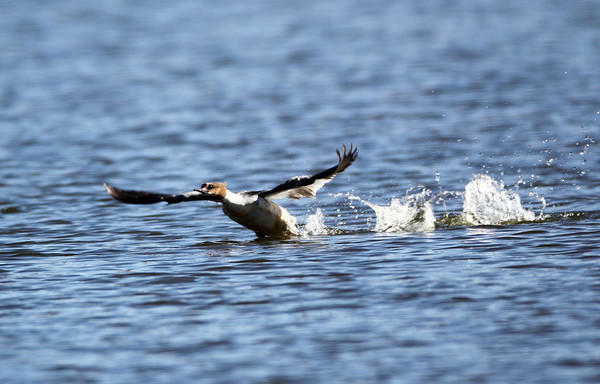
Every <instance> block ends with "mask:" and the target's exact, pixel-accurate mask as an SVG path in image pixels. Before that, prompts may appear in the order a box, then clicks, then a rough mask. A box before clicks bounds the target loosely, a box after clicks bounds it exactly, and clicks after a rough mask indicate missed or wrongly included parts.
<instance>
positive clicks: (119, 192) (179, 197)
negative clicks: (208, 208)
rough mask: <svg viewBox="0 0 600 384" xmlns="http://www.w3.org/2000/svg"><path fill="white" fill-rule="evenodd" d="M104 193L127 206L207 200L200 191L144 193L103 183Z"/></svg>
mask: <svg viewBox="0 0 600 384" xmlns="http://www.w3.org/2000/svg"><path fill="white" fill-rule="evenodd" d="M104 188H106V191H107V192H108V193H109V194H110V195H111V196H112V197H114V198H115V199H117V200H119V201H122V202H123V203H128V204H154V203H160V202H161V201H165V202H167V203H169V204H176V203H181V202H182V201H193V200H209V198H207V195H206V194H204V193H202V192H201V191H190V192H184V193H176V194H173V195H171V194H168V193H156V192H146V191H134V190H128V189H120V188H117V187H113V186H111V185H108V184H106V183H104Z"/></svg>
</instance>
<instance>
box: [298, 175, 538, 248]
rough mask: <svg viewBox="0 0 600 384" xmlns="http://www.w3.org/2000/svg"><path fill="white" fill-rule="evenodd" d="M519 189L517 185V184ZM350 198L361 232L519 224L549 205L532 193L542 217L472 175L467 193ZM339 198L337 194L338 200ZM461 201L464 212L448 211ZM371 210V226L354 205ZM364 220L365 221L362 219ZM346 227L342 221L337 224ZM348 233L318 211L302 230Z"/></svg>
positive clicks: (513, 194) (487, 179) (419, 191)
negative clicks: (450, 203)
mask: <svg viewBox="0 0 600 384" xmlns="http://www.w3.org/2000/svg"><path fill="white" fill-rule="evenodd" d="M517 187H518V184H517ZM344 195H345V196H346V197H347V198H348V203H349V205H350V208H351V209H352V211H353V212H355V214H356V219H359V221H361V223H360V224H359V229H358V230H359V231H361V230H369V231H373V232H385V233H394V232H428V231H433V230H435V229H436V227H440V226H442V227H447V226H450V227H451V226H457V225H503V224H516V223H521V222H529V221H535V220H543V219H545V217H544V215H543V212H544V208H545V206H546V202H545V199H544V198H543V197H540V196H539V195H538V194H537V191H535V192H530V193H529V196H530V197H534V198H536V199H537V200H538V201H540V202H541V203H542V210H541V212H540V213H539V215H536V213H535V212H533V211H530V210H527V209H525V208H523V206H522V204H521V198H520V196H519V195H518V193H517V189H514V190H509V189H506V188H505V187H504V184H503V183H502V182H501V181H496V180H494V179H493V178H492V177H491V176H489V175H484V174H479V175H475V176H473V178H472V179H471V181H469V183H467V185H466V186H465V190H464V192H451V191H443V190H442V189H441V188H440V192H439V194H433V193H432V192H431V191H430V190H429V189H427V188H425V187H414V188H411V189H409V190H408V191H407V192H406V195H405V196H404V197H403V198H392V200H391V201H390V204H389V205H380V204H375V203H372V202H370V201H368V200H364V199H362V198H360V197H358V196H354V195H351V194H344ZM339 196H340V195H338V197H339ZM456 198H462V200H463V202H462V212H460V213H454V214H452V213H450V212H448V211H447V207H446V200H447V199H456ZM356 201H359V202H360V203H362V204H364V205H366V206H367V207H369V208H370V209H371V210H373V212H374V213H375V226H374V227H372V226H371V217H365V214H364V213H362V214H361V212H360V211H359V209H358V208H356V207H355V202H356ZM436 205H442V207H443V209H444V212H443V213H442V214H441V216H440V217H438V218H436V216H435V212H434V208H433V207H434V206H436ZM361 218H362V219H364V220H365V221H364V222H362V219H361ZM340 223H342V224H347V223H345V222H339V223H338V224H340ZM351 232H353V230H351V231H348V230H347V229H346V230H342V229H337V228H330V227H327V226H326V225H325V215H324V214H323V211H322V210H321V209H320V208H318V209H317V210H316V212H315V213H314V214H312V215H310V216H309V217H308V218H307V220H306V224H305V225H304V227H303V228H302V231H301V234H302V236H323V235H336V234H344V233H351Z"/></svg>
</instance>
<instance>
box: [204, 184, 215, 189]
mask: <svg viewBox="0 0 600 384" xmlns="http://www.w3.org/2000/svg"><path fill="white" fill-rule="evenodd" d="M214 187H215V186H214V185H212V184H208V185H207V186H206V189H213V188H214Z"/></svg>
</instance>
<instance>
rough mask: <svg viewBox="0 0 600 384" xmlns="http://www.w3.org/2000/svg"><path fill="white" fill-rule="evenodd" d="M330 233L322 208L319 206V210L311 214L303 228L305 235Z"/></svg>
mask: <svg viewBox="0 0 600 384" xmlns="http://www.w3.org/2000/svg"><path fill="white" fill-rule="evenodd" d="M328 233H329V230H328V228H327V227H326V226H325V217H324V216H323V211H321V208H317V211H316V212H315V213H314V214H312V215H310V216H309V217H308V219H306V224H305V225H304V228H303V230H302V235H304V236H320V235H327V234H328Z"/></svg>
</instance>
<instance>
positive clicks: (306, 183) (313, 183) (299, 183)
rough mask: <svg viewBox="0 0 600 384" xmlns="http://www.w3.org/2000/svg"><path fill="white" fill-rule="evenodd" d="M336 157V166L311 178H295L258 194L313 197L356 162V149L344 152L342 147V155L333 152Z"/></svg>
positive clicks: (283, 196)
mask: <svg viewBox="0 0 600 384" xmlns="http://www.w3.org/2000/svg"><path fill="white" fill-rule="evenodd" d="M335 152H336V153H337V156H338V163H337V165H335V166H333V167H331V168H329V169H326V170H324V171H322V172H319V173H317V174H316V175H313V176H295V177H292V178H291V179H289V180H287V181H286V182H284V183H283V184H279V185H278V186H276V187H275V188H273V189H270V190H268V191H261V192H259V193H258V194H259V195H260V196H263V197H267V198H269V199H283V198H286V197H287V198H289V199H300V198H302V197H315V195H316V193H317V191H318V190H319V189H321V187H323V186H324V185H325V184H327V183H329V182H330V181H331V180H332V179H333V178H334V177H335V175H337V174H338V173H342V172H343V171H344V170H345V169H346V168H348V167H349V166H350V164H352V162H353V161H354V160H356V158H357V156H358V149H357V148H354V147H353V146H352V145H350V150H349V151H348V152H346V146H345V145H344V146H342V154H340V151H338V150H337V149H336V150H335Z"/></svg>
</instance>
